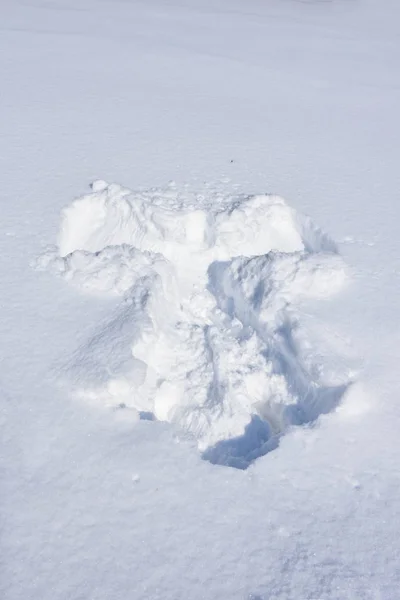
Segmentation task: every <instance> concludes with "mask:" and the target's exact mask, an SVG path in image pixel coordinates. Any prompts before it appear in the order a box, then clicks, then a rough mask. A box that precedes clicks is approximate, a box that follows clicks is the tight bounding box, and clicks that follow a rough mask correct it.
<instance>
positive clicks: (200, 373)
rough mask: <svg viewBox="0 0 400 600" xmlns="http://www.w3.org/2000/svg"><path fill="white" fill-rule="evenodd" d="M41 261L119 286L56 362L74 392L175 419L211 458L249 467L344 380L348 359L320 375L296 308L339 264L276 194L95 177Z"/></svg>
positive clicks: (322, 409)
mask: <svg viewBox="0 0 400 600" xmlns="http://www.w3.org/2000/svg"><path fill="white" fill-rule="evenodd" d="M38 266H40V267H42V268H46V267H49V268H51V269H52V270H53V271H55V272H56V273H58V274H59V275H61V276H62V277H63V278H64V279H65V280H66V281H68V282H70V283H72V284H73V285H74V286H77V287H78V288H79V289H81V290H82V291H83V292H86V293H92V294H93V293H95V294H109V295H115V296H122V301H121V303H120V305H119V306H118V307H117V308H116V309H115V311H114V314H113V315H112V316H111V318H110V319H109V320H107V321H106V322H105V323H102V324H101V325H100V326H99V327H98V329H97V330H96V332H95V333H94V334H93V335H92V337H91V338H90V339H89V340H88V341H87V342H86V343H84V344H83V345H82V347H81V348H79V350H78V351H77V353H76V355H75V356H74V357H73V359H72V360H71V361H70V363H69V364H68V365H67V366H66V367H65V368H64V372H63V377H64V379H65V378H69V380H70V385H71V386H72V387H75V393H76V395H77V396H79V397H81V398H85V399H87V400H89V401H91V402H96V403H99V404H102V405H105V406H111V407H114V408H116V407H120V408H124V409H126V410H130V411H132V410H135V411H137V414H138V415H153V418H155V419H157V420H159V421H167V422H169V423H173V424H175V425H176V426H177V427H179V428H180V429H181V430H184V431H186V432H187V433H188V434H190V435H192V436H194V437H195V439H196V440H197V443H198V446H199V449H200V451H201V452H202V453H203V456H204V457H205V458H207V459H208V460H210V461H211V462H213V463H218V464H224V465H230V466H234V467H238V468H246V467H247V466H248V465H249V464H250V463H251V462H252V461H253V460H254V459H255V458H257V457H259V456H262V455H263V454H265V453H267V452H268V451H269V450H271V449H273V448H274V447H276V445H277V443H278V441H279V438H280V436H281V435H282V434H283V433H284V432H285V431H287V429H288V428H289V427H290V426H292V425H299V424H304V423H309V422H312V421H315V419H317V418H318V416H319V415H320V414H322V413H327V412H330V411H331V410H333V409H334V408H335V407H336V406H337V405H338V403H339V402H340V399H341V397H342V396H343V394H344V392H345V391H346V389H347V387H348V386H349V384H350V382H351V374H350V372H349V371H348V370H346V369H344V370H343V369H342V370H337V371H336V372H330V373H329V376H326V373H325V372H324V365H323V364H321V359H320V358H319V356H320V350H319V348H318V347H315V348H313V340H312V337H311V336H310V334H309V332H308V331H307V327H304V326H303V324H302V318H301V310H302V306H303V310H304V303H305V302H306V301H311V300H318V301H319V300H323V299H325V298H329V297H330V296H332V295H334V294H336V293H338V292H340V291H341V290H342V288H343V287H344V286H345V284H346V282H347V279H348V275H347V269H346V266H345V264H344V263H343V261H342V259H341V258H340V257H339V255H338V254H337V253H336V246H335V244H334V242H333V241H332V240H331V239H330V238H329V237H328V236H327V235H326V234H324V233H323V232H322V231H321V230H320V229H319V228H318V227H317V226H315V225H314V224H313V222H312V221H311V219H310V218H307V217H304V216H302V215H299V214H298V213H296V211H295V210H293V209H292V208H290V207H289V206H288V205H287V204H286V203H285V201H284V200H283V199H282V198H279V197H277V196H270V195H256V196H244V195H243V196H235V195H233V196H232V195H229V194H226V195H225V196H221V193H219V196H218V198H217V197H216V192H215V191H214V193H213V191H212V189H209V190H208V193H207V194H200V193H197V194H196V193H194V192H192V194H190V193H188V191H187V190H185V189H181V190H179V189H178V188H177V187H176V185H174V184H171V185H169V186H168V187H167V188H166V189H152V190H149V191H142V192H135V193H133V192H130V191H129V190H128V189H125V188H123V187H121V186H119V185H116V184H110V185H108V184H107V183H106V182H104V181H95V182H94V183H93V184H92V192H91V193H90V194H87V195H85V196H83V197H81V198H78V199H77V200H75V201H74V202H72V204H71V205H69V206H68V207H66V208H65V209H64V211H63V215H62V221H61V229H60V234H59V250H58V253H57V250H56V249H54V250H49V251H47V252H46V253H45V254H44V255H43V256H41V258H40V259H39V261H38ZM314 345H315V341H314ZM77 382H78V383H77Z"/></svg>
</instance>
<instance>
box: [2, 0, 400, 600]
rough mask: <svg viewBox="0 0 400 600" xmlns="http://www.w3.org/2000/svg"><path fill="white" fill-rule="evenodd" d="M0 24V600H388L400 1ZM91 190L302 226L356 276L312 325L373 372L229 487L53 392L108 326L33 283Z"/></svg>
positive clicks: (110, 7) (55, 5) (136, 10)
mask: <svg viewBox="0 0 400 600" xmlns="http://www.w3.org/2000/svg"><path fill="white" fill-rule="evenodd" d="M0 8H1V17H2V18H1V23H0V73H1V88H0V108H1V111H0V123H1V127H0V129H1V138H0V172H1V174H2V178H1V188H0V198H1V203H2V204H1V206H2V212H1V223H0V226H1V236H0V272H1V278H2V286H1V307H2V318H1V320H0V339H1V340H2V346H1V354H2V361H1V371H0V389H1V403H2V417H1V418H2V431H3V434H2V442H1V452H2V461H1V468H2V490H1V507H2V532H1V539H0V544H1V561H2V564H1V573H0V574H1V577H0V582H1V583H0V585H1V588H2V597H4V598H5V599H6V600H10V599H12V600H14V599H22V598H23V599H25V598H30V599H36V598H37V599H40V600H46V599H51V600H55V599H57V600H61V599H67V598H68V599H71V600H77V599H78V598H85V599H86V598H93V599H96V600H97V599H104V600H109V599H114V598H129V599H130V598H132V599H136V598H146V599H156V598H160V599H161V598H163V599H164V600H165V599H166V598H168V599H169V598H170V599H174V600H175V599H176V600H179V599H181V598H182V599H183V598H185V599H186V598H194V599H197V598H206V599H214V598H223V599H228V598H229V599H236V598H237V599H243V598H248V597H249V596H250V595H253V597H257V596H259V597H261V598H263V599H267V598H268V599H272V598H273V599H279V600H283V599H285V600H286V599H290V600H303V599H307V600H311V598H321V599H323V600H325V599H326V600H336V599H338V600H342V599H347V598H351V599H352V600H353V599H357V600H359V599H363V600H364V599H365V600H369V599H374V600H375V599H384V600H392V599H393V600H395V599H397V598H398V587H399V580H398V575H397V572H398V567H397V565H398V561H399V543H398V539H399V533H400V532H399V530H398V522H399V506H398V489H399V475H398V462H399V450H398V429H399V420H400V415H399V410H398V406H397V405H398V399H397V397H398V375H397V368H398V361H399V343H400V339H399V337H400V336H399V317H398V300H397V299H398V297H399V296H398V295H399V291H400V290H399V283H398V282H399V279H398V273H399V268H400V264H399V263H400V247H399V246H400V242H399V237H398V223H399V216H400V215H399V212H400V209H399V202H398V200H399V198H398V196H399V191H398V190H399V183H400V181H399V180H400V175H399V170H398V140H399V137H400V120H399V117H398V106H399V95H400V94H399V90H400V87H399V75H398V64H399V59H400V56H399V54H400V52H399V47H400V44H399V22H400V14H399V9H398V7H397V3H396V2H390V1H389V0H388V1H386V2H378V1H377V0H375V1H373V0H370V1H369V2H368V1H365V2H363V1H362V0H359V1H352V0H347V1H345V0H343V1H339V0H338V1H337V2H322V1H321V2H314V3H311V2H310V3H305V2H304V3H303V2H301V3H300V2H291V1H290V0H287V1H285V0H282V1H278V0H276V1H270V2H256V1H255V0H251V1H249V2H246V4H245V6H244V5H243V3H241V2H237V1H236V2H229V3H228V2H222V1H220V2H216V3H213V2H211V0H208V1H207V2H196V1H195V0H193V1H192V2H181V3H176V4H171V3H169V2H162V1H161V0H157V1H155V0H154V1H151V2H110V1H108V2H89V1H87V2H79V3H78V2H73V1H72V0H65V1H63V2H41V3H40V2H24V3H23V2H17V1H14V2H11V0H2V1H1V2H0ZM232 160H233V162H231V161H232ZM99 177H101V178H103V179H106V180H109V181H117V182H119V183H121V184H124V185H127V186H129V187H131V188H134V189H135V188H137V187H140V186H143V187H149V186H154V185H164V184H165V183H166V182H167V181H168V180H170V179H176V180H177V181H188V180H189V181H190V182H191V183H192V184H193V185H195V184H196V180H198V181H199V183H202V182H203V181H215V180H220V179H222V178H229V179H230V180H231V182H230V183H229V182H226V183H225V184H224V185H227V186H228V187H229V186H230V187H233V186H236V187H237V189H240V190H241V191H244V192H245V193H253V192H265V191H268V192H274V193H279V194H280V195H282V196H283V197H285V198H286V199H287V200H288V201H289V203H290V204H291V205H292V206H294V207H295V208H296V209H299V210H301V211H304V212H308V213H310V214H311V215H312V217H313V219H314V220H315V222H317V223H318V224H319V225H320V226H321V227H322V228H323V229H324V230H326V231H328V232H329V234H331V235H332V237H333V238H334V239H335V240H336V241H337V242H339V246H340V251H341V254H342V255H343V256H344V258H345V260H346V262H347V263H348V264H350V265H351V267H352V269H353V272H354V276H353V280H354V282H353V286H352V287H351V289H350V290H349V291H348V292H347V293H346V294H345V295H344V296H342V297H341V301H340V302H339V301H337V302H336V301H335V302H332V303H330V305H329V307H327V306H325V307H324V308H321V307H320V308H318V309H316V310H318V311H319V310H320V311H321V315H322V316H324V317H326V316H327V315H328V316H329V320H330V323H331V326H332V328H333V329H334V330H335V331H338V330H339V331H341V332H342V335H343V336H344V337H345V338H348V339H349V340H351V341H352V343H353V345H354V352H355V353H356V354H357V355H358V356H359V357H360V359H361V360H362V362H363V376H362V381H361V382H360V385H359V386H358V387H356V388H354V390H353V393H352V395H351V397H349V398H348V402H347V403H346V404H344V405H343V408H342V410H339V412H338V413H337V414H331V415H329V416H327V417H324V418H323V419H322V420H321V423H320V425H319V426H318V427H316V428H314V429H312V430H299V429H297V430H296V431H295V432H293V434H290V435H289V436H286V438H285V439H284V440H283V442H282V444H281V446H280V448H279V449H278V450H276V451H274V452H272V453H270V454H269V455H267V456H266V457H264V458H261V459H259V460H258V461H257V462H256V463H255V464H254V466H252V467H251V468H250V469H249V470H247V471H246V472H239V471H236V470H233V469H228V468H224V467H215V466H212V465H210V464H208V463H206V462H204V461H201V459H200V457H199V455H198V451H197V448H196V447H195V445H194V444H192V443H191V442H189V441H184V440H182V439H181V438H180V437H179V436H178V435H177V434H176V432H175V431H173V430H171V429H170V428H169V427H168V426H167V425H163V424H160V423H152V422H144V421H142V422H140V423H139V424H132V425H130V424H129V423H127V422H126V421H118V418H117V417H116V418H110V415H109V414H108V413H107V414H106V413H102V412H99V411H98V410H96V409H91V408H89V407H87V406H85V405H82V404H80V403H74V402H71V399H70V397H69V395H68V390H65V393H63V392H60V390H58V389H57V388H56V387H55V386H54V384H53V382H52V378H53V377H54V365H57V364H59V362H60V361H62V360H64V359H65V357H66V356H68V355H70V354H71V353H72V352H73V351H74V349H75V348H76V347H77V345H78V344H79V343H80V342H83V341H84V340H85V339H87V336H88V335H89V334H90V332H91V331H92V330H93V328H94V327H95V325H96V324H97V323H98V322H99V320H101V319H102V318H105V316H106V315H107V314H108V313H109V310H110V304H109V303H108V301H107V302H105V303H104V304H103V303H100V304H99V303H98V302H93V300H91V299H90V298H83V297H82V296H80V295H78V294H77V293H76V292H74V290H73V289H71V288H68V287H67V286H65V284H64V283H63V282H62V281H61V280H55V279H54V278H53V277H51V275H49V274H46V273H42V274H38V273H37V272H35V271H34V270H33V269H32V267H31V262H32V260H34V259H35V258H36V257H37V256H38V255H39V254H40V253H41V252H42V251H43V249H44V247H45V246H46V245H47V244H48V243H54V241H55V239H56V235H57V231H58V224H59V214H60V211H61V208H62V207H63V206H65V205H66V204H68V203H69V202H70V201H71V199H72V198H73V197H75V196H77V195H80V194H81V193H82V192H84V191H85V190H86V186H87V184H88V183H89V182H90V181H92V180H93V179H96V178H99Z"/></svg>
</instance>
